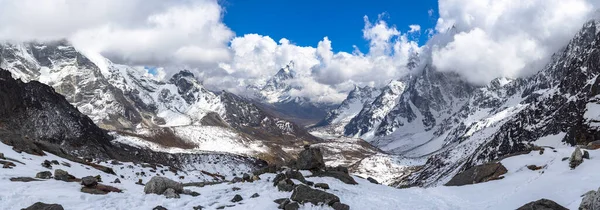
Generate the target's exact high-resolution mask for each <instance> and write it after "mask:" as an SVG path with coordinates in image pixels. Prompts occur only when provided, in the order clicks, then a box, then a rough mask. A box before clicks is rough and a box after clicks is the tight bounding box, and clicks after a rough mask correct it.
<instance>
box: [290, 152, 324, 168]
mask: <svg viewBox="0 0 600 210" xmlns="http://www.w3.org/2000/svg"><path fill="white" fill-rule="evenodd" d="M296 167H297V168H298V169H300V170H318V169H323V168H325V161H323V153H322V152H321V150H320V149H319V148H313V147H310V148H307V149H305V150H303V151H302V152H300V154H298V159H297V160H296Z"/></svg>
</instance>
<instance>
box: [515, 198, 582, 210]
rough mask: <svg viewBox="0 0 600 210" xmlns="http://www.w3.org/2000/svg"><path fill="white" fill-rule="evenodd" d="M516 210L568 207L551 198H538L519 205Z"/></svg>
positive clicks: (556, 209) (559, 209) (558, 209)
mask: <svg viewBox="0 0 600 210" xmlns="http://www.w3.org/2000/svg"><path fill="white" fill-rule="evenodd" d="M580 209H581V208H580ZM517 210H568V209H567V208H565V207H564V206H561V205H560V204H558V203H556V202H554V201H552V200H548V199H540V200H537V201H532V202H529V203H527V204H525V205H523V206H521V207H519V208H518V209H517Z"/></svg>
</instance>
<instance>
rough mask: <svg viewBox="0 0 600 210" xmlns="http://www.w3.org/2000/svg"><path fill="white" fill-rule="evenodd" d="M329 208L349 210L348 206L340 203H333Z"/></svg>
mask: <svg viewBox="0 0 600 210" xmlns="http://www.w3.org/2000/svg"><path fill="white" fill-rule="evenodd" d="M331 208H333V209H334V210H350V206H348V205H346V204H343V203H340V202H337V203H334V204H333V205H331Z"/></svg>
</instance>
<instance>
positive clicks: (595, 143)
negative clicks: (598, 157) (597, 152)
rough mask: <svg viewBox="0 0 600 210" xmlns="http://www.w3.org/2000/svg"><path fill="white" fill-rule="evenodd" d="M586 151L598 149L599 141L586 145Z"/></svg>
mask: <svg viewBox="0 0 600 210" xmlns="http://www.w3.org/2000/svg"><path fill="white" fill-rule="evenodd" d="M586 148H587V149H600V140H597V141H592V142H590V143H588V144H587V146H586Z"/></svg>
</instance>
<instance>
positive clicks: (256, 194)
mask: <svg viewBox="0 0 600 210" xmlns="http://www.w3.org/2000/svg"><path fill="white" fill-rule="evenodd" d="M259 196H260V195H259V194H258V193H254V194H252V195H251V196H250V198H258V197H259Z"/></svg>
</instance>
